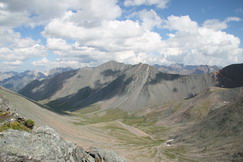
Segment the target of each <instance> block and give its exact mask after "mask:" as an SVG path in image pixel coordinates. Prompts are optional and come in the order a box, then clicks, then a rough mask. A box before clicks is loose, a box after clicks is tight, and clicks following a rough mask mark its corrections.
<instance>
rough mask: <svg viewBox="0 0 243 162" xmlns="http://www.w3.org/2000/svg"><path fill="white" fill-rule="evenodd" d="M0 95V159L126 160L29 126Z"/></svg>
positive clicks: (8, 161)
mask: <svg viewBox="0 0 243 162" xmlns="http://www.w3.org/2000/svg"><path fill="white" fill-rule="evenodd" d="M26 121H28V120H25V119H24V118H23V117H21V116H20V115H19V114H17V113H16V112H15V111H14V109H13V108H12V107H11V104H10V102H9V101H8V100H7V99H6V98H5V97H4V96H3V95H2V94H0V161H1V162H16V161H28V162H37V161H38V162H39V161H48V162H52V161H53V162H56V161H58V162H125V161H126V160H125V159H124V158H122V157H120V156H119V155H117V154H116V153H115V152H113V151H111V150H105V149H97V148H91V149H89V150H90V151H85V150H84V149H82V148H81V147H79V146H77V145H76V144H74V143H69V142H66V141H65V140H63V139H62V138H61V136H60V135H59V134H58V133H57V132H55V131H54V129H52V128H50V127H48V126H41V127H38V128H35V129H33V130H31V129H32V128H30V127H29V125H27V124H26Z"/></svg>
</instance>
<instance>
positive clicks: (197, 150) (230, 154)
mask: <svg viewBox="0 0 243 162" xmlns="http://www.w3.org/2000/svg"><path fill="white" fill-rule="evenodd" d="M211 93H212V94H213V95H217V97H218V100H217V102H215V103H214V105H211V106H209V108H210V109H209V110H208V111H207V113H206V114H205V116H204V117H203V118H201V120H196V121H195V122H194V124H193V125H191V126H188V127H186V128H185V129H183V130H180V131H178V132H176V133H175V136H174V139H175V140H174V141H173V144H175V145H177V146H178V145H179V146H180V145H181V144H182V145H184V146H185V147H187V148H188V149H190V150H191V151H188V152H187V153H186V154H187V156H188V157H191V158H194V159H199V160H200V161H242V160H243V152H242V150H243V146H242V144H243V139H242V135H243V125H242V123H243V88H235V89H230V90H225V89H219V90H217V92H211ZM212 94H211V95H212ZM219 99H221V101H220V100H219ZM220 104H221V105H220ZM216 105H217V106H218V107H215V106H216ZM194 109H195V108H194ZM190 111H192V110H190ZM204 111H205V110H204ZM187 113H188V111H187ZM188 116H189V115H188ZM190 116H191V117H192V116H193V114H192V113H191V114H190Z"/></svg>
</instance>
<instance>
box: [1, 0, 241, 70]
mask: <svg viewBox="0 0 243 162" xmlns="http://www.w3.org/2000/svg"><path fill="white" fill-rule="evenodd" d="M169 1H170V0H125V1H124V4H125V5H126V6H130V7H133V6H140V5H150V6H153V7H154V6H157V7H159V8H165V7H166V6H167V5H168V3H169ZM117 3H118V0H102V1H101V0H89V1H87V0H61V1H60V0H52V1H49V0H43V1H39V0H26V1H25V3H23V2H22V1H19V0H8V1H5V0H0V26H1V29H0V59H1V61H0V62H1V63H5V65H6V64H8V65H9V67H10V66H11V65H15V66H17V65H23V64H24V63H25V61H26V60H28V59H30V58H35V60H36V59H38V58H39V57H41V58H42V59H40V60H37V61H33V62H32V64H33V65H35V66H41V67H44V66H46V65H47V66H48V67H50V68H52V67H58V66H72V67H82V66H88V65H95V64H100V63H104V62H106V61H109V60H116V61H121V62H125V63H130V64H134V63H139V62H144V63H149V64H155V63H157V64H165V63H166V64H169V63H174V62H179V63H184V64H211V65H212V64H217V65H227V64H230V63H237V62H241V61H243V60H242V58H243V57H242V48H240V39H239V38H237V37H235V36H233V35H231V34H228V33H226V32H223V31H222V30H224V29H226V28H228V27H229V26H228V24H229V23H230V22H232V21H240V18H237V17H228V18H226V19H225V20H223V21H220V20H218V19H211V20H206V21H205V22H204V23H203V24H202V25H200V24H198V23H197V22H196V21H193V20H191V18H190V17H189V16H173V15H172V16H169V17H167V18H164V19H162V18H161V17H160V16H159V15H158V14H157V13H156V10H153V9H151V10H146V9H144V10H140V11H138V10H133V9H134V8H133V9H132V11H134V13H132V14H131V15H130V17H129V16H128V17H127V18H128V19H125V18H124V17H122V18H123V19H122V20H121V19H120V18H121V15H122V12H123V11H122V9H121V8H120V7H119V5H118V4H117ZM38 24H42V25H43V26H44V31H43V32H42V35H43V36H44V37H45V38H46V46H44V45H42V44H41V42H40V41H35V40H32V39H31V38H22V37H21V35H20V33H17V32H14V30H13V28H14V27H16V26H22V25H28V26H32V27H34V26H35V25H38ZM158 28H160V29H159V30H160V31H161V32H162V33H163V32H167V33H165V34H167V35H168V37H169V38H168V39H167V40H165V39H162V37H161V35H160V34H159V33H157V32H155V31H157V29H158ZM155 29H156V30H155ZM163 29H169V32H168V30H165V31H163ZM48 50H49V51H48ZM48 52H49V53H50V55H51V56H52V57H54V60H48V59H47V58H46V57H47V53H48ZM37 57H38V58H37ZM52 57H48V58H52ZM52 59H53V58H52Z"/></svg>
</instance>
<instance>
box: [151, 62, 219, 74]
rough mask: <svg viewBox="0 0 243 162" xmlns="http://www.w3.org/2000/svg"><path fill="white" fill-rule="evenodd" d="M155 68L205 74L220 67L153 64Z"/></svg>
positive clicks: (173, 71) (172, 71)
mask: <svg viewBox="0 0 243 162" xmlns="http://www.w3.org/2000/svg"><path fill="white" fill-rule="evenodd" d="M154 67H155V68H156V69H158V70H159V71H161V72H164V73H168V74H180V75H191V74H206V73H211V72H215V71H218V70H220V69H221V68H222V67H218V66H208V65H183V64H171V65H169V66H164V65H154Z"/></svg>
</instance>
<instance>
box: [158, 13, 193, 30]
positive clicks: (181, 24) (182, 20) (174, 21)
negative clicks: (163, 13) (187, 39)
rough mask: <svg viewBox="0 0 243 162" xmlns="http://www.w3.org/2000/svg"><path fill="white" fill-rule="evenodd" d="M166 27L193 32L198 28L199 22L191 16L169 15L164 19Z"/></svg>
mask: <svg viewBox="0 0 243 162" xmlns="http://www.w3.org/2000/svg"><path fill="white" fill-rule="evenodd" d="M163 27H164V28H167V29H170V30H176V31H183V32H193V31H195V30H197V29H198V24H197V22H195V21H192V20H191V19H190V17H189V16H173V15H172V16H169V17H168V18H167V20H165V21H164V26H163Z"/></svg>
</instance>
